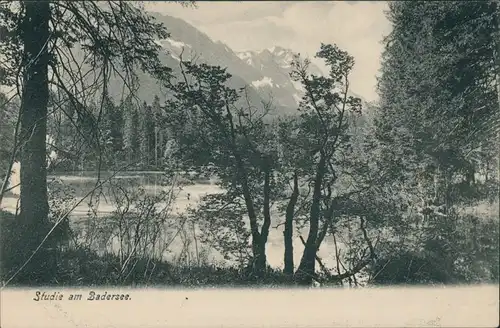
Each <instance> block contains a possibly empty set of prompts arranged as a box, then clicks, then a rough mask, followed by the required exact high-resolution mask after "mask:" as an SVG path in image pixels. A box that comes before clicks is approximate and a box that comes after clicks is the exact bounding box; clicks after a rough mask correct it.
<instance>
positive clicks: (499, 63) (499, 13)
mask: <svg viewBox="0 0 500 328" xmlns="http://www.w3.org/2000/svg"><path fill="white" fill-rule="evenodd" d="M496 5H497V6H496V19H497V29H498V30H500V0H496ZM496 42H497V44H496V52H495V66H496V67H495V68H496V69H495V77H496V82H497V97H498V110H499V112H500V40H498V39H497V41H496ZM499 116H500V113H499ZM499 123H500V122H499ZM497 152H498V154H497V179H498V191H497V193H498V195H497V200H498V217H499V218H500V129H499V130H498V131H497Z"/></svg>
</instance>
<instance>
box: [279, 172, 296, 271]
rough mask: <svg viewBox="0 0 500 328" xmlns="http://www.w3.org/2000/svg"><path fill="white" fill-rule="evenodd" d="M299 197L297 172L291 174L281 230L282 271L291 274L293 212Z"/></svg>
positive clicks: (292, 264)
mask: <svg viewBox="0 0 500 328" xmlns="http://www.w3.org/2000/svg"><path fill="white" fill-rule="evenodd" d="M298 197H299V184H298V178H297V172H295V173H294V174H293V191H292V195H291V197H290V201H289V202H288V206H287V208H286V214H285V231H283V237H284V240H285V257H284V263H285V268H284V272H285V274H287V275H293V269H294V263H293V216H294V212H295V205H296V204H297V199H298Z"/></svg>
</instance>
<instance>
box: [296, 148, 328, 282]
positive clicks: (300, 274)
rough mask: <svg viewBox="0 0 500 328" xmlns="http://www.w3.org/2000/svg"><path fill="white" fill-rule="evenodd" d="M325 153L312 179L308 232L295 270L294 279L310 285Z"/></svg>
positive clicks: (313, 264)
mask: <svg viewBox="0 0 500 328" xmlns="http://www.w3.org/2000/svg"><path fill="white" fill-rule="evenodd" d="M325 165H326V155H325V154H323V153H322V154H321V157H320V161H319V163H318V168H317V171H316V177H315V179H314V192H313V199H312V205H311V214H310V217H309V234H308V236H307V241H306V245H305V248H304V253H303V255H302V259H301V261H300V265H299V268H298V269H297V272H296V278H297V279H296V281H297V282H298V283H299V284H301V285H311V284H312V278H313V276H314V274H315V263H316V253H317V250H318V248H317V245H316V242H317V238H318V231H319V217H320V203H321V184H322V182H323V177H324V175H325Z"/></svg>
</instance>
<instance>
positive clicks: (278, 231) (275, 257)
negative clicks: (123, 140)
mask: <svg viewBox="0 0 500 328" xmlns="http://www.w3.org/2000/svg"><path fill="white" fill-rule="evenodd" d="M110 175H111V173H110V172H102V173H101V175H100V179H101V181H103V180H105V179H107V178H109V177H110ZM179 180H180V179H178V181H179ZM48 181H49V189H50V188H51V187H50V186H54V185H58V187H59V188H60V187H69V188H70V189H72V190H73V192H74V196H75V198H76V199H77V200H79V199H82V197H84V196H85V195H86V194H87V193H88V192H89V191H90V190H92V189H93V188H94V187H95V185H96V182H97V174H96V172H78V173H70V174H58V175H51V176H49V177H48ZM112 181H113V182H118V181H127V182H130V185H133V186H137V187H139V186H140V187H141V188H143V189H144V190H145V191H146V192H147V193H148V194H150V195H154V194H158V193H160V191H161V190H168V189H169V188H171V183H167V184H166V185H165V184H164V181H163V179H162V174H161V173H158V172H144V171H143V172H126V173H120V174H117V175H116V176H114V177H113V178H112ZM16 183H17V180H16V178H15V177H14V179H12V181H11V184H12V185H14V184H16ZM103 189H106V184H104V185H103ZM219 192H221V189H220V188H219V187H218V186H217V185H216V181H215V180H214V179H212V180H206V181H200V183H195V184H189V185H183V186H182V188H179V186H176V188H175V193H176V194H177V196H176V199H175V202H174V205H173V209H172V212H174V213H177V214H182V213H185V211H186V209H187V208H188V207H189V206H196V204H197V203H198V202H199V200H200V198H201V197H202V196H204V195H207V194H213V193H219ZM17 202H18V190H14V192H9V193H8V194H7V195H6V196H5V197H4V200H3V201H2V209H4V210H8V211H10V212H15V209H16V205H17ZM160 205H161V204H160ZM95 209H96V210H97V214H98V216H101V217H104V216H106V215H109V214H110V213H112V212H113V211H114V210H115V209H116V205H115V204H114V203H113V202H112V201H111V200H110V198H109V197H100V199H99V204H98V206H97V207H96V208H95ZM88 212H89V206H88V204H87V201H86V200H84V201H83V202H82V203H81V204H79V205H78V206H77V207H76V208H75V209H74V210H73V211H72V212H71V218H72V220H73V223H75V222H78V221H83V220H85V218H86V217H87V213H88ZM281 222H283V217H280V216H277V215H276V214H275V215H273V222H272V223H271V229H270V233H269V237H268V244H267V252H266V253H267V259H268V262H269V265H271V266H272V267H279V268H282V267H283V253H284V246H283V225H279V223H281ZM278 225H279V226H278ZM276 226H278V227H276ZM275 227H276V228H275ZM195 230H198V233H201V232H200V231H199V229H196V227H195ZM300 233H301V235H302V236H303V238H304V239H306V238H307V233H308V230H307V229H302V231H301V232H300ZM295 237H296V238H295V239H294V259H295V263H296V265H297V264H298V263H299V261H300V258H301V256H302V252H303V249H304V247H303V244H302V242H301V240H300V238H299V236H298V234H297V233H295ZM198 242H199V241H198ZM339 244H340V243H339ZM182 245H183V242H182V241H181V240H180V239H179V238H177V240H175V241H174V242H173V243H172V244H171V245H170V247H169V252H167V253H165V257H166V258H170V259H171V258H172V257H175V256H176V255H178V253H179V252H180V250H181V249H182ZM202 246H203V245H199V247H202ZM339 246H340V247H342V245H339ZM191 247H192V248H193V247H195V246H194V243H192V245H191ZM205 247H208V246H207V245H205ZM191 252H192V253H194V249H192V250H191ZM334 254H335V253H334V247H333V244H332V241H331V240H329V239H328V238H327V239H326V240H325V242H324V245H323V246H322V247H321V248H320V251H319V254H318V255H319V256H320V257H321V258H322V260H323V262H324V264H325V266H327V267H333V265H334V264H335V258H334ZM209 258H210V259H211V260H216V261H217V262H220V261H222V256H221V255H220V254H219V253H218V252H216V251H215V250H212V251H210V252H209Z"/></svg>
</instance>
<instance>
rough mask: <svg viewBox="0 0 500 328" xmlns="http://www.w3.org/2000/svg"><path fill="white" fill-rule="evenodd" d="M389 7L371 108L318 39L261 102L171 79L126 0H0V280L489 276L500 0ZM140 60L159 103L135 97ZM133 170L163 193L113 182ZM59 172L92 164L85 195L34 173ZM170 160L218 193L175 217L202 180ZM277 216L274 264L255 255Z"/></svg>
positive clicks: (326, 280) (153, 27)
mask: <svg viewBox="0 0 500 328" xmlns="http://www.w3.org/2000/svg"><path fill="white" fill-rule="evenodd" d="M180 5H181V4H180ZM182 5H192V4H185V3H184V4H182ZM193 10H198V9H196V8H193ZM387 18H388V19H389V20H390V22H391V24H392V31H391V32H390V34H389V35H387V36H386V37H385V39H384V40H383V43H384V46H385V48H384V52H383V55H382V65H381V67H382V68H381V76H380V78H379V81H378V93H379V97H380V100H379V101H378V102H376V103H372V104H370V105H369V106H367V105H364V104H363V103H362V101H361V99H360V98H358V97H356V96H354V95H353V94H352V90H351V89H350V88H351V87H350V82H351V80H350V78H351V77H350V76H351V72H352V69H353V67H354V66H355V65H356V59H355V58H354V57H352V56H351V55H350V54H349V53H348V52H347V51H345V50H343V49H341V48H340V47H339V46H338V45H335V44H329V43H322V44H319V45H318V51H317V53H316V58H318V59H321V60H323V61H324V63H325V65H326V66H327V67H328V70H329V71H328V74H325V75H319V74H311V73H310V71H309V69H308V68H309V65H310V63H311V62H310V59H308V58H304V57H301V56H300V55H298V54H297V55H296V56H295V57H294V58H293V60H292V61H291V62H290V65H291V67H292V72H291V73H290V77H291V78H292V80H293V81H294V82H296V83H299V84H300V85H301V86H302V87H303V89H304V95H303V96H302V98H301V100H300V102H299V104H298V105H297V108H296V111H295V114H292V115H289V114H287V115H276V113H275V111H276V106H275V104H273V102H272V100H270V101H262V102H261V103H259V104H255V103H252V102H251V101H249V98H248V92H247V89H246V88H240V89H237V88H232V87H231V86H230V84H229V83H228V81H229V79H230V78H231V72H230V71H228V70H227V69H226V68H225V67H220V66H212V65H208V64H206V63H203V62H200V61H197V60H195V59H187V58H182V57H181V58H179V66H178V67H177V68H176V69H177V70H178V71H179V72H180V73H179V74H173V71H172V68H170V67H167V66H164V65H163V64H162V61H161V60H160V59H159V53H161V51H162V49H161V47H160V46H159V45H158V44H157V43H156V42H155V40H157V39H161V38H166V37H168V26H163V25H162V24H159V23H157V22H155V20H154V19H153V18H152V17H150V16H149V14H148V13H147V12H145V11H144V10H142V9H140V8H137V7H136V6H134V5H133V4H132V3H130V2H118V1H107V2H97V1H86V2H64V1H60V2H59V1H58V2H52V1H47V2H19V3H17V2H4V1H3V2H1V3H0V35H1V40H0V52H1V54H2V57H3V58H4V59H3V62H2V63H1V66H0V73H1V74H0V83H1V84H2V85H3V86H9V87H10V90H11V91H9V92H4V93H3V94H2V95H1V97H0V101H1V107H0V137H1V140H2V142H1V143H0V169H1V171H0V178H1V182H2V189H1V194H0V206H2V201H3V200H5V198H6V197H7V195H9V193H11V189H12V186H10V184H9V178H10V176H11V171H12V170H13V165H14V163H16V162H18V163H20V195H19V204H18V209H17V210H16V211H15V212H9V211H6V210H0V220H1V221H0V223H1V228H2V229H1V238H2V242H1V257H0V261H1V267H0V268H1V276H2V278H1V279H2V281H3V282H4V286H6V285H15V284H18V285H46V284H53V285H84V286H87V285H96V284H97V285H120V284H123V285H141V284H145V285H151V284H153V285H182V286H193V285H197V286H208V285H216V286H219V285H248V284H250V285H265V286H274V285H295V284H298V285H304V286H309V285H311V284H313V283H320V284H321V285H324V286H329V285H330V286H331V285H343V284H349V285H358V284H360V282H359V281H360V280H361V279H365V278H366V277H368V278H367V279H365V280H366V281H367V283H368V284H389V285H393V284H461V283H484V282H498V279H499V255H500V254H499V220H500V179H499V176H500V35H499V26H500V7H499V3H498V2H497V1H488V2H486V1H485V2H463V1H449V2H440V1H412V2H390V3H389V11H388V12H387ZM76 47H78V48H79V51H82V52H83V53H84V58H83V60H84V61H85V64H87V65H88V66H89V67H91V69H87V70H83V69H82V63H79V62H78V61H77V60H76V59H75V57H74V56H73V55H72V54H73V51H75V50H74V49H75V48H76ZM138 72H141V74H149V75H150V76H151V77H153V78H154V79H156V80H157V81H158V83H159V84H161V86H162V88H163V89H164V90H165V94H164V95H161V96H162V98H166V100H165V101H164V102H163V101H160V95H158V96H157V97H155V99H154V101H153V102H151V103H148V102H147V101H146V100H145V99H140V98H139V97H138V96H137V89H138V88H140V85H139V84H138V74H139V73H138ZM111 76H114V77H115V78H116V77H117V76H118V77H120V78H121V79H122V82H123V85H124V91H123V97H122V98H121V99H113V98H112V97H110V96H109V93H108V90H109V88H110V86H109V84H108V83H109V81H110V79H111ZM278 114H279V113H278ZM47 136H50V138H48V137H47ZM51 153H55V154H57V156H55V157H54V156H52V157H51V156H49V155H50V154H51ZM134 170H136V171H139V170H143V171H144V170H146V171H155V172H160V173H161V178H160V180H161V181H160V182H159V184H161V185H162V186H163V187H164V190H163V191H161V192H159V193H156V192H155V194H154V195H153V194H151V193H148V192H147V190H145V189H144V188H143V187H141V185H133V184H127V183H126V181H125V179H118V178H116V177H115V176H116V175H117V174H118V173H119V172H129V171H134ZM74 171H77V172H78V171H95V172H96V173H95V176H96V177H95V178H96V180H95V183H93V184H91V185H90V189H89V192H88V193H85V194H84V195H83V197H76V196H75V195H74V191H70V190H69V189H68V186H67V185H65V184H64V183H62V182H60V181H59V182H57V181H56V182H54V181H51V180H50V179H49V180H48V179H47V176H48V175H49V174H53V173H62V172H74ZM105 172H107V173H106V174H104V173H105ZM179 172H181V173H182V172H193V173H194V176H195V177H200V176H203V177H204V178H205V179H209V178H210V177H216V178H217V180H216V182H215V183H216V185H217V187H219V188H220V190H221V191H220V192H217V193H215V192H214V193H208V194H207V195H204V196H202V197H201V200H200V201H199V203H197V204H196V206H191V207H189V208H188V209H187V210H186V211H185V212H183V213H177V212H175V211H174V204H175V198H176V193H175V192H174V191H175V190H176V188H178V187H180V188H182V186H185V185H189V184H193V183H195V182H199V181H198V180H196V178H193V176H192V175H191V176H185V177H184V178H183V179H179ZM181 180H182V181H181ZM195 180H196V181H195ZM101 198H104V199H106V201H108V199H109V202H113V204H114V206H115V207H114V209H113V211H112V212H111V213H107V214H106V215H105V216H102V215H100V214H99V213H98V212H97V210H96V208H97V206H98V204H99V202H102V201H101V200H100V199H101ZM82 203H88V207H89V210H88V213H87V214H86V219H85V220H83V219H82V220H80V219H78V220H77V219H76V218H74V215H73V214H72V213H73V212H72V211H73V210H74V209H75V208H76V206H78V205H79V204H82ZM77 221H78V222H79V225H77V224H76V223H75V222H77ZM82 222H83V229H82ZM278 228H279V229H282V237H281V238H280V240H279V243H280V244H281V245H282V246H283V254H282V258H283V267H282V268H276V267H271V266H270V265H269V263H268V260H267V256H269V255H268V251H269V248H270V247H271V246H270V245H271V242H270V234H271V232H272V231H273V230H274V229H278ZM280 231H281V230H280ZM302 231H306V234H305V235H302V234H301V232H302ZM296 238H300V242H301V245H300V246H301V247H300V248H299V249H297V247H296V244H294V240H295V239H296ZM179 240H180V241H181V242H180V246H179V247H180V249H181V250H180V254H179V255H178V256H174V257H173V259H172V258H171V257H170V258H167V257H165V254H167V253H169V252H172V250H171V245H173V243H174V241H179ZM272 242H273V243H275V242H276V241H275V240H273V241H272ZM327 244H328V245H330V246H332V245H333V246H332V247H334V254H333V255H332V258H331V259H330V260H331V261H330V263H333V265H332V266H328V265H327V264H326V262H327V261H326V259H325V258H322V257H321V256H320V255H319V252H320V249H322V248H325V247H326V245H327ZM211 249H214V250H216V251H217V252H218V253H219V254H221V256H222V258H223V260H221V261H219V262H217V263H215V262H213V261H212V260H210V259H209V257H207V256H206V255H204V254H206V252H208V251H210V250H211ZM299 251H300V260H299V261H296V260H295V259H294V254H296V253H297V252H299Z"/></svg>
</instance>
